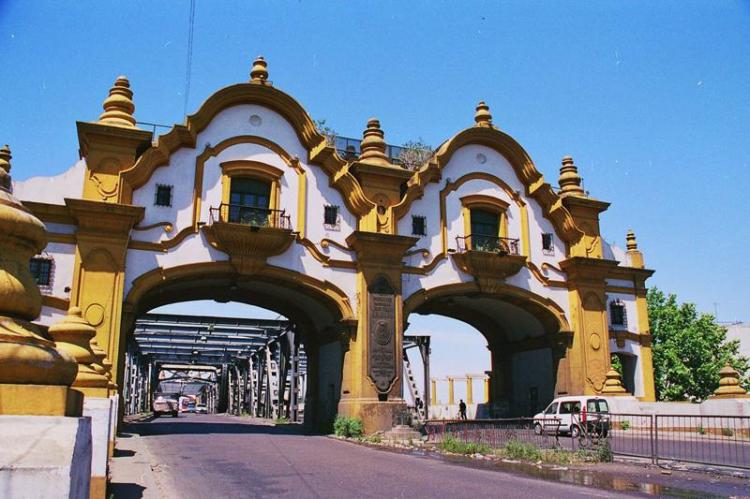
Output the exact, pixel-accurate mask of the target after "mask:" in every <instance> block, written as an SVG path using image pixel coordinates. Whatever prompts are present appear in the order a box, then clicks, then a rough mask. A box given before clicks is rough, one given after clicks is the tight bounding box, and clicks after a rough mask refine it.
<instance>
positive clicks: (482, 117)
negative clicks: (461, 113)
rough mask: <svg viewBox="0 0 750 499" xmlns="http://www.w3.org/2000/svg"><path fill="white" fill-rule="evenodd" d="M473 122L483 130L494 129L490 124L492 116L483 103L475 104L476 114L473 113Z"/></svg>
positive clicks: (488, 107)
mask: <svg viewBox="0 0 750 499" xmlns="http://www.w3.org/2000/svg"><path fill="white" fill-rule="evenodd" d="M474 121H475V122H476V125H474V126H480V127H484V128H495V126H494V125H493V124H492V115H491V114H490V106H488V105H487V104H485V102H484V101H479V104H477V108H476V113H474Z"/></svg>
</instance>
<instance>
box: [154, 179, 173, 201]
mask: <svg viewBox="0 0 750 499" xmlns="http://www.w3.org/2000/svg"><path fill="white" fill-rule="evenodd" d="M154 204H155V205H156V206H172V186H171V185H162V184H158V185H157V186H156V200H155V201H154Z"/></svg>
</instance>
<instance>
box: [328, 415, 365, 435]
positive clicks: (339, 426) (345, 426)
mask: <svg viewBox="0 0 750 499" xmlns="http://www.w3.org/2000/svg"><path fill="white" fill-rule="evenodd" d="M333 433H334V434H336V435H338V436H339V437H347V438H359V437H361V436H362V434H363V433H364V426H363V425H362V420H360V419H357V418H350V417H347V416H336V419H335V420H334V422H333Z"/></svg>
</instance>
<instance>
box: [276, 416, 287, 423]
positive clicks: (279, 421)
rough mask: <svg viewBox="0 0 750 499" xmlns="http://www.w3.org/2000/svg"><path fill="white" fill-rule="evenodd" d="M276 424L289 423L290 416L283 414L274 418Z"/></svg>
mask: <svg viewBox="0 0 750 499" xmlns="http://www.w3.org/2000/svg"><path fill="white" fill-rule="evenodd" d="M273 422H274V424H287V423H290V421H289V418H287V417H285V416H282V417H280V418H276V419H274V420H273Z"/></svg>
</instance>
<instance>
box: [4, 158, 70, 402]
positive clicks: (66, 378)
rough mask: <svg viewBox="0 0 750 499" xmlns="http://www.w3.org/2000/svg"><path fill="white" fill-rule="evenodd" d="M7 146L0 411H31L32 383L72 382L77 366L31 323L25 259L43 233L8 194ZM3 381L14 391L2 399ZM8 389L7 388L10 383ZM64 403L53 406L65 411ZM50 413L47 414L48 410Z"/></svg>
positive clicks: (37, 298)
mask: <svg viewBox="0 0 750 499" xmlns="http://www.w3.org/2000/svg"><path fill="white" fill-rule="evenodd" d="M10 158H11V154H10V148H9V147H8V146H5V147H3V148H1V149H0V171H1V172H2V173H0V179H1V180H2V182H0V248H1V249H2V251H0V398H4V400H3V405H2V406H0V414H35V412H34V411H35V410H37V408H36V404H35V403H34V402H33V400H34V398H35V397H38V395H36V393H37V392H36V391H35V390H34V388H35V386H34V385H47V386H54V387H60V386H70V384H71V383H72V382H73V380H74V379H75V377H76V373H77V371H78V365H77V364H76V362H75V359H73V357H71V355H70V354H68V353H66V352H61V351H58V350H57V349H56V348H55V344H54V343H53V342H51V341H49V340H47V339H46V338H44V336H43V335H42V334H41V331H40V330H39V328H38V326H36V325H34V324H32V323H31V322H30V321H33V320H35V319H36V318H37V317H38V316H39V312H40V311H41V308H42V296H41V294H40V293H39V289H38V288H37V285H36V281H35V280H34V278H33V277H32V275H31V272H30V271H29V260H30V259H31V257H33V256H34V255H36V254H38V253H39V252H40V251H42V250H43V249H44V247H45V246H46V245H47V231H46V229H45V227H44V224H42V222H41V221H39V219H38V218H36V217H35V216H34V215H32V214H31V212H29V210H27V209H26V208H25V207H24V206H23V204H22V203H21V202H20V201H19V200H18V199H16V198H15V197H14V196H13V194H12V193H11V188H10V185H11V184H10V175H9V174H8V172H9V171H10ZM6 385H29V386H28V387H23V388H27V389H21V390H18V389H17V388H13V391H12V393H13V395H12V396H9V397H7V398H6V397H3V390H4V389H5V387H6ZM9 389H10V387H9ZM65 411H66V407H65V405H64V403H62V405H60V404H59V403H58V405H57V406H56V407H55V410H54V411H53V412H55V413H56V414H57V415H63V414H65ZM46 413H47V414H49V412H46Z"/></svg>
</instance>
